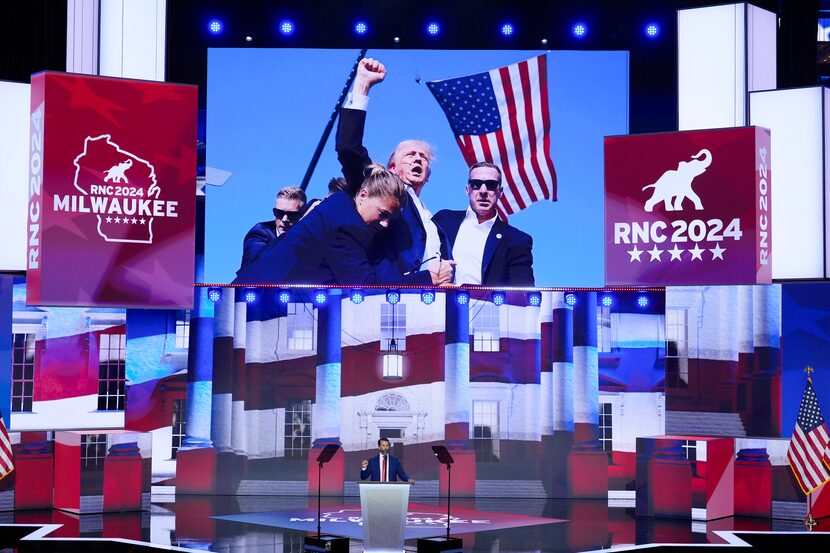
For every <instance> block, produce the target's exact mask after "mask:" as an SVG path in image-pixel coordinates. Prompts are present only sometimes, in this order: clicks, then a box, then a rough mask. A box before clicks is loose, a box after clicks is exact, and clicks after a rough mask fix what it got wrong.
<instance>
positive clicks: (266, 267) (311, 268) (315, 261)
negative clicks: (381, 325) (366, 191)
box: [234, 192, 432, 286]
mask: <svg viewBox="0 0 830 553" xmlns="http://www.w3.org/2000/svg"><path fill="white" fill-rule="evenodd" d="M373 234H374V233H373V232H372V230H371V229H370V228H369V227H367V226H366V223H364V221H363V219H362V218H361V217H360V214H359V213H358V212H357V208H356V207H355V203H354V200H353V199H352V198H351V197H350V196H349V195H348V194H346V193H345V192H338V193H336V194H332V195H331V196H329V197H328V198H326V199H325V200H323V201H322V202H321V203H320V205H318V206H317V207H316V208H314V209H313V210H312V211H311V213H309V214H308V215H307V216H306V217H303V218H302V219H301V220H300V221H299V222H298V223H297V224H295V225H294V226H293V227H291V230H290V231H289V232H286V233H285V234H283V235H282V236H280V238H279V239H278V240H272V241H271V242H270V243H269V244H268V245H267V246H266V247H265V249H264V250H263V251H262V253H260V255H259V256H258V257H257V258H256V259H254V260H253V261H252V262H251V263H250V264H249V265H248V266H246V267H242V268H241V269H240V270H239V271H238V272H237V278H236V279H235V280H234V284H267V283H273V284H304V283H305V284H344V285H355V286H360V285H367V284H379V285H394V284H404V285H405V284H412V285H417V286H429V285H430V284H431V283H432V279H431V278H430V275H429V272H428V271H420V272H418V273H412V274H410V275H407V276H404V275H402V274H401V272H400V271H398V270H397V268H395V267H394V266H393V265H392V264H391V263H389V262H386V261H382V260H381V261H376V262H375V261H373V260H372V259H371V258H370V255H369V252H370V250H371V247H372V239H373Z"/></svg>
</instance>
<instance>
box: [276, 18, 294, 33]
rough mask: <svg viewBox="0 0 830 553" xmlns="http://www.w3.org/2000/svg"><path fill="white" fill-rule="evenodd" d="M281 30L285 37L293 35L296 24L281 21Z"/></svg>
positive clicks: (287, 20) (284, 20) (289, 21)
mask: <svg viewBox="0 0 830 553" xmlns="http://www.w3.org/2000/svg"><path fill="white" fill-rule="evenodd" d="M279 30H280V33H282V34H283V35H285V36H288V35H290V34H293V33H294V22H293V21H291V20H290V19H283V20H282V21H280V24H279Z"/></svg>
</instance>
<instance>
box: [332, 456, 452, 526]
mask: <svg viewBox="0 0 830 553" xmlns="http://www.w3.org/2000/svg"><path fill="white" fill-rule="evenodd" d="M451 501H452V463H447V540H449V539H450V502H451ZM318 518H319V517H318Z"/></svg>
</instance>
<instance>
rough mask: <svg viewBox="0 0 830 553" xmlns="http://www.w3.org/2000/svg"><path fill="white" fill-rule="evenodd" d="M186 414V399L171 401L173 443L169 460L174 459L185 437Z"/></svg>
mask: <svg viewBox="0 0 830 553" xmlns="http://www.w3.org/2000/svg"><path fill="white" fill-rule="evenodd" d="M186 412H187V400H186V399H174V400H173V443H172V444H171V445H172V455H171V456H170V458H171V459H175V458H176V454H177V453H178V451H179V448H180V447H182V443H183V442H184V436H185V413H186Z"/></svg>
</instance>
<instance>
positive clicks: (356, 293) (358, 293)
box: [352, 290, 363, 304]
mask: <svg viewBox="0 0 830 553" xmlns="http://www.w3.org/2000/svg"><path fill="white" fill-rule="evenodd" d="M352 303H354V304H357V303H363V291H362V290H352Z"/></svg>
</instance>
